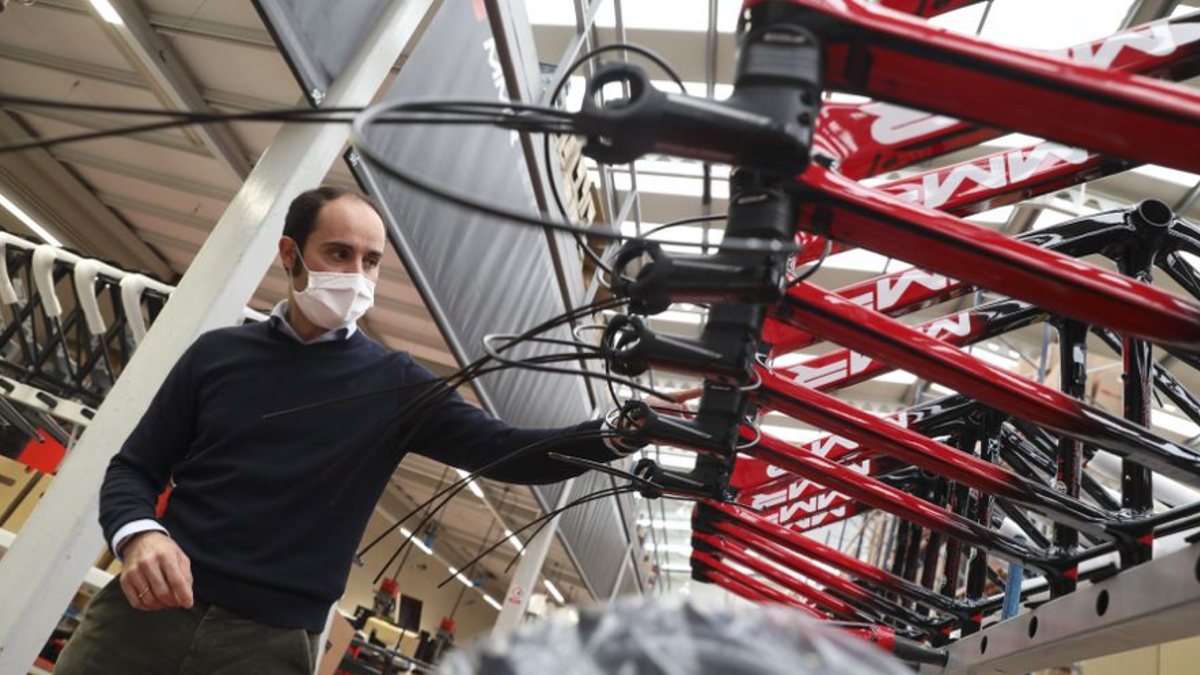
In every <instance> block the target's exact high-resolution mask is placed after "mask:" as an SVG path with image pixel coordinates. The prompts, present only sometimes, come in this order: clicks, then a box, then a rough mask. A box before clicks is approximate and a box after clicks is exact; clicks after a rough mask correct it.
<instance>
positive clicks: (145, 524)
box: [112, 518, 171, 560]
mask: <svg viewBox="0 0 1200 675" xmlns="http://www.w3.org/2000/svg"><path fill="white" fill-rule="evenodd" d="M151 531H157V532H162V533H163V534H165V535H167V536H168V537H169V536H171V535H170V533H169V532H167V528H165V527H163V526H162V524H161V523H159V522H158V521H157V520H153V519H151V518H142V519H141V520H134V521H130V522H128V523H125V524H124V525H122V526H121V529H119V530H117V533H116V534H114V535H113V540H112V552H113V555H115V556H117V560H120V559H121V546H122V545H123V544H124V543H125V542H126V540H128V539H129V538H130V537H132V536H133V535H135V534H141V533H143V532H151Z"/></svg>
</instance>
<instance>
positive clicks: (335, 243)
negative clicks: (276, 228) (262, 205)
mask: <svg viewBox="0 0 1200 675" xmlns="http://www.w3.org/2000/svg"><path fill="white" fill-rule="evenodd" d="M385 241H386V237H385V234H384V229H383V221H382V220H380V219H379V215H378V214H376V213H375V209H373V208H371V207H370V205H368V204H366V203H365V202H363V201H362V200H361V199H357V198H355V197H351V196H344V197H339V198H338V199H334V200H333V201H330V202H327V203H326V204H325V205H324V206H322V207H321V210H320V212H319V213H318V214H317V219H316V221H315V222H314V223H313V229H312V232H311V233H309V235H308V241H307V242H305V244H304V263H305V264H306V265H307V266H308V269H310V270H312V271H314V272H350V273H356V274H362V275H363V276H365V277H367V278H368V279H370V280H372V281H378V280H379V264H380V262H381V261H382V260H383V247H384V245H385ZM280 256H281V257H282V258H283V264H284V265H286V266H287V269H291V270H295V269H296V244H295V242H294V241H292V239H291V238H290V237H284V238H283V240H282V241H281V242H280ZM294 283H295V288H296V289H297V290H302V289H304V288H305V287H306V286H307V284H308V275H307V274H306V273H305V271H304V267H300V268H299V270H298V273H297V274H295V275H294Z"/></svg>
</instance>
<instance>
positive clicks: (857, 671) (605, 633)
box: [438, 599, 912, 675]
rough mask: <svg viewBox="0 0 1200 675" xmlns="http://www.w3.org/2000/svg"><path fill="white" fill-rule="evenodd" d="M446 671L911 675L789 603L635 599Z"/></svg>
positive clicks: (498, 646) (478, 652) (497, 674)
mask: <svg viewBox="0 0 1200 675" xmlns="http://www.w3.org/2000/svg"><path fill="white" fill-rule="evenodd" d="M438 673H439V675H477V674H478V675H482V674H484V673H486V674H487V675H545V674H546V673H552V674H555V675H567V674H570V675H600V674H602V673H603V674H614V675H660V674H661V675H716V674H719V675H816V674H818V673H820V674H821V675H893V674H894V675H911V673H912V671H911V670H909V668H908V667H906V666H905V665H903V664H902V663H901V662H900V661H898V660H896V659H894V658H892V657H891V656H889V655H887V654H885V653H884V652H883V651H882V650H880V649H879V648H878V647H875V646H873V645H871V644H869V643H867V642H864V641H862V640H860V639H858V638H856V637H853V636H850V635H847V634H845V633H843V632H841V631H840V630H838V629H836V628H833V627H830V626H826V625H822V624H821V623H820V622H817V621H813V620H812V619H810V618H808V617H806V616H804V615H802V614H799V613H798V612H796V611H795V610H792V609H788V608H786V607H782V606H753V607H751V606H742V607H739V608H735V609H720V610H716V609H702V608H700V607H698V606H696V605H694V604H692V603H684V604H682V605H680V604H677V603H674V602H668V601H664V600H661V599H659V600H642V599H637V600H634V599H628V600H625V601H621V602H617V603H615V604H614V605H612V606H611V607H603V606H598V607H593V608H591V609H588V610H585V611H584V612H582V614H581V615H580V618H579V622H578V623H577V624H576V623H571V622H569V621H565V620H560V619H552V620H550V621H546V622H544V623H541V624H536V625H533V626H527V627H525V628H523V629H522V630H520V631H517V632H516V633H515V634H513V635H512V636H509V637H508V638H495V637H493V638H487V639H485V640H481V641H478V642H475V643H474V644H472V645H470V646H469V647H467V648H465V649H462V650H457V651H454V652H452V653H450V654H449V655H447V657H446V659H445V661H444V662H443V664H442V667H441V668H440V669H439V670H438Z"/></svg>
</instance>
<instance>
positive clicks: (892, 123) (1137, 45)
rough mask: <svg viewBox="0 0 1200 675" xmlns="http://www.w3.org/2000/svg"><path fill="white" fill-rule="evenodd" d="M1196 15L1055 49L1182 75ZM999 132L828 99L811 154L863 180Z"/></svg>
mask: <svg viewBox="0 0 1200 675" xmlns="http://www.w3.org/2000/svg"><path fill="white" fill-rule="evenodd" d="M916 1H917V2H919V0H916ZM881 4H884V5H885V6H886V5H887V3H881ZM898 4H908V5H911V4H914V3H913V2H906V3H898ZM897 9H899V8H897ZM910 13H911V12H910ZM920 15H921V16H929V15H928V14H920ZM1196 16H1197V15H1196V13H1192V14H1188V15H1184V16H1178V17H1173V18H1169V19H1164V20H1161V21H1156V22H1152V23H1148V24H1144V25H1141V26H1136V27H1133V28H1130V29H1128V30H1124V31H1120V32H1118V33H1115V34H1113V35H1110V36H1108V37H1106V38H1102V39H1100V40H1096V41H1093V42H1088V43H1083V44H1079V45H1075V46H1073V47H1070V48H1068V49H1065V50H1062V51H1060V52H1057V54H1058V55H1059V56H1062V57H1066V58H1070V59H1071V60H1073V61H1076V62H1081V63H1086V64H1089V65H1092V66H1096V67H1099V68H1104V69H1106V70H1114V71H1118V70H1119V71H1125V72H1129V73H1138V74H1142V75H1147V76H1154V77H1164V78H1166V79H1169V80H1175V81H1181V80H1184V79H1187V78H1190V77H1192V76H1193V75H1195V74H1196V73H1197V72H1198V69H1200V30H1197V28H1196V24H1195V19H1196ZM1004 133H1005V132H1004V131H1001V130H1000V129H998V128H988V127H983V126H980V125H978V124H974V123H971V122H963V121H960V120H956V119H954V118H951V117H946V116H943V115H937V114H934V113H930V112H925V111H924V110H913V109H910V108H905V107H902V106H899V105H894V104H891V103H883V102H879V101H867V102H863V103H837V102H826V103H825V104H824V105H823V106H822V109H821V113H820V117H819V119H818V124H817V133H816V135H815V136H814V140H813V145H814V150H815V151H816V152H818V153H820V154H823V155H826V156H828V157H831V158H833V159H834V161H835V163H836V164H835V166H836V168H837V170H838V172H839V173H841V174H843V175H845V176H848V177H850V178H854V179H861V178H867V177H870V176H874V175H877V174H880V173H883V172H886V171H895V170H897V169H901V168H904V167H906V166H909V165H911V164H914V163H917V162H920V161H924V160H928V159H931V158H933V157H937V156H939V155H944V154H946V153H949V152H953V151H955V150H960V149H963V148H967V147H971V146H973V145H977V144H979V143H982V142H985V141H988V140H992V139H994V138H997V137H999V136H1002V135H1003V134H1004Z"/></svg>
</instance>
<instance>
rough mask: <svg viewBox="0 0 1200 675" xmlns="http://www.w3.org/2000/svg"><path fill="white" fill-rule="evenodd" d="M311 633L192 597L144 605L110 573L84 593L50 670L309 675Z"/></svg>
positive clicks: (76, 674) (59, 674)
mask: <svg viewBox="0 0 1200 675" xmlns="http://www.w3.org/2000/svg"><path fill="white" fill-rule="evenodd" d="M319 639H320V636H319V635H313V634H310V633H308V632H307V631H305V630H303V629H299V628H274V627H271V626H267V625H265V624H261V623H259V622H257V621H253V620H251V619H247V618H245V617H242V616H239V615H237V614H234V613H233V612H230V611H227V610H224V609H221V608H220V607H214V606H212V605H207V604H204V603H200V602H197V603H196V604H195V605H194V606H193V607H192V608H191V609H162V610H159V611H156V612H144V611H141V610H137V609H134V608H133V607H131V606H130V605H129V601H128V600H127V599H126V598H125V594H124V593H122V592H121V584H120V582H119V580H117V579H114V580H113V581H112V582H111V583H109V584H108V585H107V586H105V587H104V588H103V589H101V590H100V592H99V593H97V594H96V597H94V598H92V601H91V602H89V603H88V606H87V609H86V610H85V611H84V615H83V622H82V623H81V624H80V626H79V630H77V631H75V635H74V636H72V637H71V639H70V641H68V642H67V646H66V649H64V650H63V652H62V655H61V656H60V657H59V659H58V663H57V664H55V667H54V674H55V675H111V674H112V673H122V674H128V675H234V674H235V673H262V674H265V675H275V674H276V673H278V674H280V675H283V674H285V673H286V674H287V675H312V672H313V671H314V670H315V667H316V666H315V664H316V658H317V653H318V652H317V647H318V644H317V643H318V641H319Z"/></svg>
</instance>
